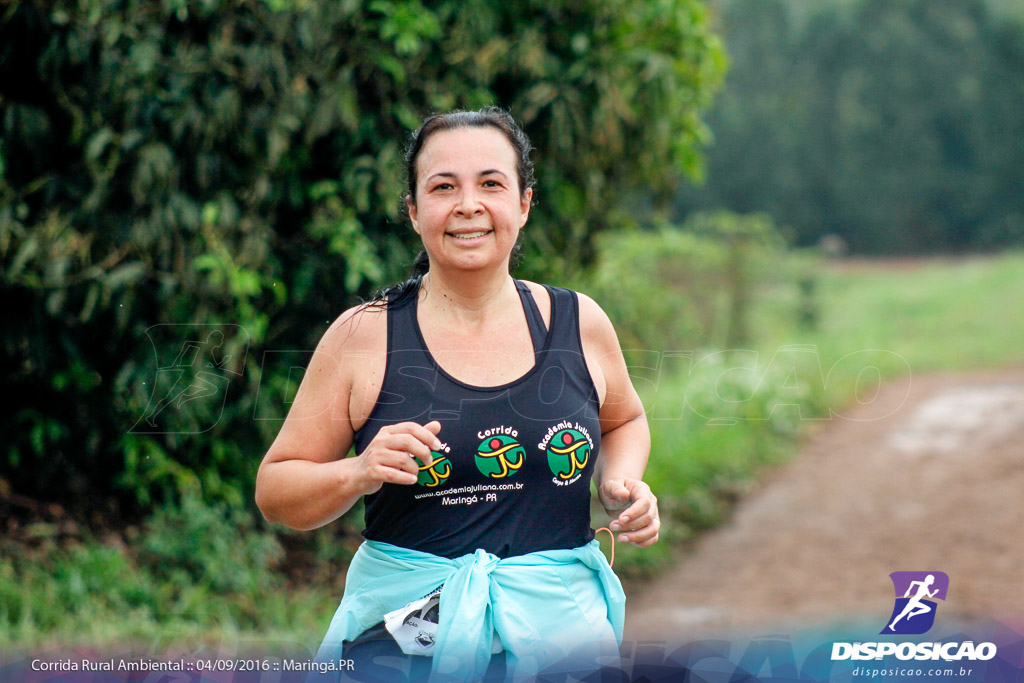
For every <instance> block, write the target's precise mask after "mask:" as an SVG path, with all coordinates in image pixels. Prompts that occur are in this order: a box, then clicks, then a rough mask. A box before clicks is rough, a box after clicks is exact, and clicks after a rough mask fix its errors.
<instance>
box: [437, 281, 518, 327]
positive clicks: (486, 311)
mask: <svg viewBox="0 0 1024 683" xmlns="http://www.w3.org/2000/svg"><path fill="white" fill-rule="evenodd" d="M512 296H516V292H515V287H514V286H512V277H511V276H510V275H509V274H508V270H507V269H503V270H501V271H497V272H494V273H482V272H480V273H471V274H466V273H460V274H459V276H458V277H457V278H454V277H451V276H448V275H445V274H444V273H442V272H435V271H433V270H431V271H429V272H428V273H427V274H426V275H425V276H424V277H423V286H422V287H421V288H420V305H421V306H429V307H430V308H431V309H433V310H435V311H437V312H439V313H443V314H445V315H449V316H454V318H455V319H457V320H460V321H465V322H477V323H478V322H481V321H483V320H485V319H486V318H488V317H489V315H490V313H491V312H493V311H496V310H501V309H502V307H504V306H506V305H507V302H508V301H509V299H510V297H512Z"/></svg>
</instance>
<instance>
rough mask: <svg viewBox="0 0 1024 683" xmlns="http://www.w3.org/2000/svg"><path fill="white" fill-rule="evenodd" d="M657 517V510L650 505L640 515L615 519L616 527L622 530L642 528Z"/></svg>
mask: <svg viewBox="0 0 1024 683" xmlns="http://www.w3.org/2000/svg"><path fill="white" fill-rule="evenodd" d="M657 519H658V511H657V509H656V508H654V507H651V508H649V509H648V510H647V512H644V513H643V514H641V515H638V516H636V517H632V516H630V517H627V519H626V521H620V520H615V521H616V522H618V525H617V526H618V527H619V528H620V529H622V530H623V531H636V530H637V529H643V528H644V527H646V526H648V525H649V524H651V523H653V522H654V521H655V520H657Z"/></svg>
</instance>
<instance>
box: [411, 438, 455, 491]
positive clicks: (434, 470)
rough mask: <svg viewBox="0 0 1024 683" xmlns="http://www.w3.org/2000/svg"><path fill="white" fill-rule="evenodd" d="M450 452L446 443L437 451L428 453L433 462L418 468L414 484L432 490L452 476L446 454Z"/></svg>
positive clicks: (449, 461)
mask: <svg viewBox="0 0 1024 683" xmlns="http://www.w3.org/2000/svg"><path fill="white" fill-rule="evenodd" d="M451 451H452V449H451V448H450V447H449V446H448V444H446V443H443V444H441V448H440V449H439V450H436V451H430V457H431V458H433V461H432V462H431V463H430V464H429V465H421V466H420V471H419V475H418V477H417V479H416V483H417V484H419V485H420V486H426V487H427V488H434V487H435V486H438V485H439V484H443V483H444V481H445V480H446V479H448V477H450V476H452V461H451V460H449V459H448V454H449V453H451Z"/></svg>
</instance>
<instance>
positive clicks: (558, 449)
mask: <svg viewBox="0 0 1024 683" xmlns="http://www.w3.org/2000/svg"><path fill="white" fill-rule="evenodd" d="M589 460H590V442H589V441H587V437H585V436H583V433H582V432H580V431H579V430H577V429H561V430H559V431H557V432H555V435H554V436H553V437H551V441H550V442H549V443H548V467H550V468H551V472H552V473H553V474H555V475H556V476H557V477H558V478H559V479H572V478H573V477H575V476H576V475H577V474H579V473H580V472H582V471H583V468H584V467H586V466H587V461H589Z"/></svg>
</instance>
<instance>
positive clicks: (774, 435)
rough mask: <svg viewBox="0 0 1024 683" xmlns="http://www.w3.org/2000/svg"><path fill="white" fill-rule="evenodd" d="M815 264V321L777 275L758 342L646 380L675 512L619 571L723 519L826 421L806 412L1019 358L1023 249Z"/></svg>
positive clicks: (657, 453) (646, 564) (655, 481)
mask: <svg viewBox="0 0 1024 683" xmlns="http://www.w3.org/2000/svg"><path fill="white" fill-rule="evenodd" d="M780 270H785V269H784V268H782V269H780ZM818 271H819V275H818V280H817V287H816V290H815V299H814V301H815V304H816V306H815V308H816V310H817V324H816V325H815V326H813V327H810V328H802V327H801V325H800V324H799V311H800V309H801V297H800V293H799V290H798V288H797V287H796V286H795V284H794V282H793V281H791V280H783V279H779V280H778V281H776V282H774V283H770V284H768V285H766V286H765V287H764V288H763V289H762V290H760V291H759V292H758V299H757V303H756V305H755V306H754V308H753V314H754V315H753V318H754V319H753V324H752V326H751V327H752V329H753V333H754V335H756V337H757V339H756V341H755V342H754V343H752V344H751V345H750V346H751V348H750V349H744V350H738V351H736V352H734V353H731V354H722V353H720V352H716V351H711V350H708V351H703V352H702V351H697V352H695V358H694V361H693V363H692V365H690V366H689V368H688V367H687V366H686V364H685V363H681V362H680V361H676V364H677V365H679V366H680V367H681V369H682V372H680V373H678V374H676V375H675V376H669V377H662V378H661V379H660V381H659V382H658V383H657V385H656V386H655V385H654V384H653V383H652V382H647V381H644V382H639V383H638V387H639V389H640V391H641V394H642V395H643V397H644V399H645V402H646V404H647V406H648V415H649V418H650V424H651V431H652V437H653V444H654V446H653V452H652V454H651V462H650V464H649V466H648V473H647V480H648V481H649V483H650V484H651V486H652V487H653V488H654V489H655V491H656V493H658V495H659V497H660V501H661V506H662V507H663V508H664V513H665V516H666V518H667V519H668V520H670V522H671V523H670V524H668V525H666V536H667V537H668V540H669V541H670V542H669V543H667V544H662V545H661V546H660V547H657V548H656V549H650V550H647V551H637V550H636V549H633V548H629V547H626V548H622V547H621V546H620V547H619V548H618V549H617V552H618V557H619V558H620V559H619V562H620V564H618V565H617V567H616V568H617V569H621V571H622V573H624V574H625V575H626V576H627V577H631V578H637V577H639V578H641V579H642V577H643V575H644V574H645V573H647V572H649V571H651V570H656V569H657V568H660V567H661V566H663V565H664V563H665V562H667V561H668V560H669V559H670V550H671V548H672V547H673V546H675V545H677V543H675V542H677V541H681V540H684V539H687V538H690V537H692V536H693V535H694V534H695V533H697V532H699V531H700V530H702V529H706V528H708V527H711V526H714V525H716V524H718V523H720V522H721V521H723V520H724V519H725V517H726V516H727V515H728V513H729V511H730V509H731V505H732V503H733V502H734V501H735V500H736V499H737V498H738V497H739V496H741V495H743V493H744V492H745V491H747V490H749V488H750V487H751V486H753V485H754V484H755V483H756V482H757V481H758V479H759V477H760V476H761V475H762V473H763V472H764V470H765V468H766V467H770V466H771V465H772V464H775V463H778V462H780V461H783V460H785V459H786V458H788V457H789V456H790V455H792V454H793V453H794V452H795V451H796V450H797V449H798V448H799V444H800V438H801V436H802V435H803V434H805V433H806V431H807V430H808V429H809V428H811V427H812V426H814V425H817V424H820V423H821V421H820V420H818V419H815V420H804V419H802V418H806V417H811V418H822V417H827V416H828V415H829V411H834V412H836V413H841V412H842V410H843V408H844V406H848V405H850V404H851V403H852V402H853V400H854V397H855V396H857V395H861V396H866V397H870V395H871V392H873V390H874V389H875V388H876V387H877V386H878V383H879V382H882V381H885V380H886V379H892V378H895V377H899V376H903V375H905V374H907V373H912V374H918V373H926V372H935V371H963V370H971V369H980V368H998V367H1002V366H1011V365H1022V364H1024V306H1021V305H1020V304H1019V303H1017V300H1018V299H1019V297H1021V295H1024V253H1009V254H1004V255H1001V256H992V257H972V258H965V259H956V260H952V259H934V260H928V259H926V260H901V261H842V262H830V263H823V264H820V265H819V266H818ZM708 354H714V355H711V356H710V357H709V356H708ZM702 358H703V359H704V360H703V361H702ZM709 361H710V362H709ZM688 369H689V372H688V373H687V370H688ZM643 374H645V375H646V374H647V373H643ZM769 416H770V419H768V418H769ZM716 417H718V418H720V419H718V420H715V419H714V418H716ZM732 420H734V422H732V423H730V421H732ZM606 545H607V544H606Z"/></svg>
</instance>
